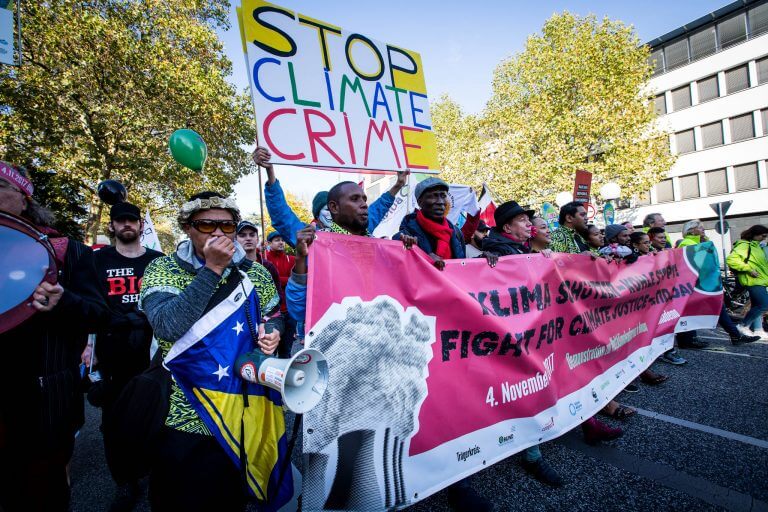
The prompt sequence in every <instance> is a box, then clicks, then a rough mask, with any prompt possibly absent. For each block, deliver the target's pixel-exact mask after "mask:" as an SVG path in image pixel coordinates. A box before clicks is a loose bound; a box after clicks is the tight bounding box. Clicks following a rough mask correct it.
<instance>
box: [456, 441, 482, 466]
mask: <svg viewBox="0 0 768 512" xmlns="http://www.w3.org/2000/svg"><path fill="white" fill-rule="evenodd" d="M479 453H480V447H479V446H477V445H475V446H473V447H472V448H469V449H468V450H464V451H463V452H456V459H457V460H458V461H459V462H465V461H466V460H467V459H468V458H470V457H474V456H475V455H478V454H479Z"/></svg>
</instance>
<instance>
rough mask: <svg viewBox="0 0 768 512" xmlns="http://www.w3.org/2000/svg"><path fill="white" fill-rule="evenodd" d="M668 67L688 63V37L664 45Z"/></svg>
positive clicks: (668, 68) (665, 60) (671, 67)
mask: <svg viewBox="0 0 768 512" xmlns="http://www.w3.org/2000/svg"><path fill="white" fill-rule="evenodd" d="M664 62H665V63H666V66H665V67H666V69H667V71H669V70H670V69H674V68H676V67H678V66H682V65H683V64H687V63H688V39H681V40H680V41H676V42H674V43H672V44H668V45H667V46H665V47H664Z"/></svg>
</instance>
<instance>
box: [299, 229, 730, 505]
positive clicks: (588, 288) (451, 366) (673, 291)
mask: <svg viewBox="0 0 768 512" xmlns="http://www.w3.org/2000/svg"><path fill="white" fill-rule="evenodd" d="M721 303H722V291H721V283H720V276H719V271H718V262H717V256H716V253H715V249H714V246H713V245H712V244H711V243H706V244H699V245H697V246H693V247H688V248H685V249H676V250H669V251H664V252H662V253H660V254H657V255H655V256H653V255H649V256H643V257H640V258H639V259H638V260H637V261H636V262H635V263H633V264H631V265H629V264H625V263H621V264H617V263H608V262H606V261H605V260H602V259H598V260H592V259H591V258H590V257H589V256H582V255H568V254H556V255H554V256H553V257H552V258H551V259H548V258H545V257H543V256H541V255H538V254H537V255H521V256H511V257H506V258H502V259H500V260H499V263H498V265H497V266H496V267H495V268H491V267H489V266H488V265H487V263H486V262H485V260H484V259H465V260H451V261H448V262H447V264H446V267H445V270H444V271H442V272H441V271H438V270H437V269H436V268H435V267H434V266H432V264H431V261H430V260H429V258H428V257H427V256H426V255H425V254H424V253H423V252H422V251H420V250H418V249H413V250H405V249H404V248H403V247H402V245H401V244H400V243H398V242H391V241H383V240H377V239H370V238H361V237H352V236H343V235H337V234H331V233H320V234H319V235H318V238H317V240H316V241H315V243H314V244H313V247H312V253H311V267H310V275H309V291H308V304H307V309H308V310H307V322H306V329H305V331H306V333H307V344H309V345H310V346H312V347H314V348H318V349H320V350H322V351H323V352H325V353H326V356H327V357H328V360H329V365H330V370H329V371H330V384H329V388H328V393H327V395H326V399H324V401H323V403H322V404H321V405H320V406H318V408H317V409H315V410H314V411H312V412H311V413H310V414H308V415H307V418H306V419H307V421H306V429H305V452H307V453H308V454H309V455H310V459H312V457H313V454H314V455H317V456H319V455H324V456H325V459H323V458H322V457H321V458H320V459H318V457H314V459H313V460H315V461H317V460H325V461H326V463H327V462H328V461H330V460H336V464H337V466H336V471H335V472H333V471H331V472H328V471H327V467H325V465H324V464H320V466H322V467H323V468H325V470H324V471H321V468H320V466H318V467H315V472H313V471H312V470H311V467H310V470H309V471H308V474H307V475H305V499H306V498H307V497H309V498H310V499H314V500H315V501H314V503H313V506H317V507H319V508H336V509H345V508H347V509H351V508H355V507H359V506H363V507H364V508H365V509H370V510H373V509H390V508H391V509H395V508H401V507H404V506H407V505H408V504H411V503H413V502H415V501H418V500H420V499H423V498H424V497H426V496H428V495H429V494H431V493H434V492H436V491H437V490H439V489H441V488H443V487H445V486H447V485H448V484H450V483H452V482H454V481H457V480H458V479H460V478H463V477H465V476H467V475H469V474H471V473H473V472H476V471H478V470H480V469H482V468H484V467H487V466H488V465H490V464H492V463H494V462H497V461H499V460H502V459H503V458H505V457H508V456H509V455H512V454H513V453H516V452H518V451H520V450H522V449H524V448H526V447H528V446H531V445H534V444H538V443H539V442H543V441H546V440H548V439H552V438H554V437H557V436H559V435H561V434H563V433H565V432H567V431H568V430H570V429H571V428H573V427H575V426H577V425H579V424H580V423H582V422H583V421H584V420H586V419H587V418H589V417H591V416H592V415H594V414H595V413H596V412H597V411H598V410H600V409H601V408H602V407H603V406H604V405H605V404H606V403H607V402H608V401H609V400H610V399H611V398H613V396H615V395H616V394H617V393H619V392H620V391H621V390H622V389H623V388H624V387H625V386H626V385H627V384H629V383H630V382H631V381H632V380H633V379H634V378H636V377H637V376H638V375H639V373H640V372H642V371H643V370H645V369H646V368H647V367H648V366H649V365H650V364H651V363H652V362H653V361H654V360H655V359H656V358H657V357H658V356H660V355H661V354H662V353H663V352H664V351H665V350H668V349H669V348H671V347H672V345H673V341H674V339H673V338H674V337H673V333H674V332H679V331H685V330H691V329H698V328H713V327H714V326H715V325H716V323H717V317H718V315H719V312H720V308H721ZM310 431H311V433H310V434H307V432H310ZM366 433H367V434H366ZM369 454H370V455H369ZM380 455H381V456H380ZM367 457H370V458H371V461H370V462H369V466H365V467H366V468H367V469H366V470H363V469H360V468H362V467H363V466H361V464H362V462H361V458H367ZM342 462H343V463H342ZM350 464H352V466H349V465H350ZM310 466H311V465H310ZM346 466H349V467H346ZM345 467H346V469H345ZM353 467H356V468H358V469H355V470H354V471H353V470H352V468H353ZM345 471H348V472H349V474H345ZM366 471H367V473H368V476H367V478H366V477H365V476H360V474H365V473H366ZM350 478H351V479H352V482H353V483H352V484H350V483H349V479H350ZM342 481H343V482H346V484H344V485H346V486H347V487H348V488H344V486H342V487H340V485H341V484H340V482H342ZM354 482H357V483H354ZM357 488H366V489H369V491H370V492H367V493H362V494H365V495H366V496H367V498H365V500H364V501H362V502H360V501H359V500H361V499H362V498H360V495H361V492H357V491H355V490H354V489H357ZM345 489H346V490H345ZM371 489H373V490H371ZM359 490H360V489H358V491H359ZM356 492H357V494H355V493H356ZM350 496H356V497H355V498H354V499H353V498H350ZM313 497H314V498H313ZM350 499H351V500H352V501H349V500H350ZM345 500H346V501H345ZM355 500H358V501H355ZM358 509H359V508H358Z"/></svg>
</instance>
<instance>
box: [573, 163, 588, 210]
mask: <svg viewBox="0 0 768 512" xmlns="http://www.w3.org/2000/svg"><path fill="white" fill-rule="evenodd" d="M591 190H592V173H591V172H587V171H583V170H581V169H579V170H577V171H576V177H575V178H574V180H573V200H574V201H581V202H582V203H588V202H589V198H590V197H591Z"/></svg>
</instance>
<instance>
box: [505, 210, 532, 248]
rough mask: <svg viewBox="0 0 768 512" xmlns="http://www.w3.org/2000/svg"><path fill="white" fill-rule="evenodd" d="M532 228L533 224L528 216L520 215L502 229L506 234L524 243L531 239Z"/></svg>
mask: <svg viewBox="0 0 768 512" xmlns="http://www.w3.org/2000/svg"><path fill="white" fill-rule="evenodd" d="M531 227H533V224H531V219H529V218H528V215H526V214H525V213H519V214H517V215H515V216H514V217H512V219H511V220H510V221H509V222H507V223H506V224H504V226H503V227H502V229H503V230H504V232H505V233H507V234H509V235H512V236H513V237H514V238H515V239H517V240H520V241H521V242H523V241H525V240H528V239H529V238H531Z"/></svg>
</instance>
